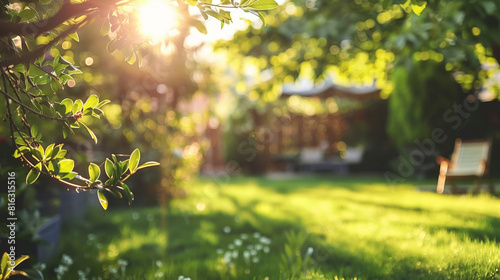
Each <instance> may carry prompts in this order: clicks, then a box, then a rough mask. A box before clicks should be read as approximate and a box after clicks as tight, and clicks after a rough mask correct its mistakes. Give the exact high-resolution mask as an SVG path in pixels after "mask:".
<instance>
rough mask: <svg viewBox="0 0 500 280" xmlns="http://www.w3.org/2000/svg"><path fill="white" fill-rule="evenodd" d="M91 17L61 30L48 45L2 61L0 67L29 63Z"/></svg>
mask: <svg viewBox="0 0 500 280" xmlns="http://www.w3.org/2000/svg"><path fill="white" fill-rule="evenodd" d="M89 19H90V17H87V18H86V19H85V20H83V21H82V22H79V23H77V24H75V25H72V26H71V27H69V28H68V29H66V30H64V31H63V32H61V34H59V35H58V36H57V37H56V38H54V40H52V41H50V42H49V43H47V44H46V45H43V46H41V47H40V48H38V49H36V50H34V51H32V52H30V53H28V54H25V55H22V56H19V57H14V58H10V59H6V60H4V61H0V67H7V66H10V65H17V64H20V63H27V62H32V61H34V60H35V59H37V58H38V57H40V56H42V55H43V54H44V53H45V52H46V51H47V50H48V49H49V48H50V47H52V46H53V45H54V44H56V43H57V42H59V40H61V39H64V38H66V37H67V36H69V34H71V33H74V32H75V31H76V30H78V28H80V26H82V25H83V24H84V23H86V22H87V21H88V20H89Z"/></svg>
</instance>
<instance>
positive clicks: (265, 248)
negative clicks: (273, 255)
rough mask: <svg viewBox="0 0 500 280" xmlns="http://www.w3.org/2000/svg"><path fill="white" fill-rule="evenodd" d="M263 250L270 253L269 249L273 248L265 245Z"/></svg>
mask: <svg viewBox="0 0 500 280" xmlns="http://www.w3.org/2000/svg"><path fill="white" fill-rule="evenodd" d="M262 250H263V251H264V253H266V254H268V253H269V251H271V250H269V247H267V246H266V247H264V249H262Z"/></svg>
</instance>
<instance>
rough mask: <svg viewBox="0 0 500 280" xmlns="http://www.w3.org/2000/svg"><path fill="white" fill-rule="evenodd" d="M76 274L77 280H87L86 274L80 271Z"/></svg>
mask: <svg viewBox="0 0 500 280" xmlns="http://www.w3.org/2000/svg"><path fill="white" fill-rule="evenodd" d="M76 273H78V279H79V280H87V274H86V273H85V272H83V271H82V270H78V271H77V272H76Z"/></svg>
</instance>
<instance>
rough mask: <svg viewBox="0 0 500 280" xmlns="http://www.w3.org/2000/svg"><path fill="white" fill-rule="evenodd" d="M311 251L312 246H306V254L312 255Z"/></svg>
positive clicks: (312, 250)
mask: <svg viewBox="0 0 500 280" xmlns="http://www.w3.org/2000/svg"><path fill="white" fill-rule="evenodd" d="M313 252H314V249H313V248H312V247H309V248H307V252H306V255H312V253H313Z"/></svg>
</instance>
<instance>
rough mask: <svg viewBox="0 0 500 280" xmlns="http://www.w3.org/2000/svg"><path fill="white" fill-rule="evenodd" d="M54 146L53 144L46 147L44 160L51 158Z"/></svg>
mask: <svg viewBox="0 0 500 280" xmlns="http://www.w3.org/2000/svg"><path fill="white" fill-rule="evenodd" d="M54 146H55V144H54V143H52V144H50V145H49V146H47V148H46V149H45V159H47V160H50V158H51V157H52V152H53V151H54Z"/></svg>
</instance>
